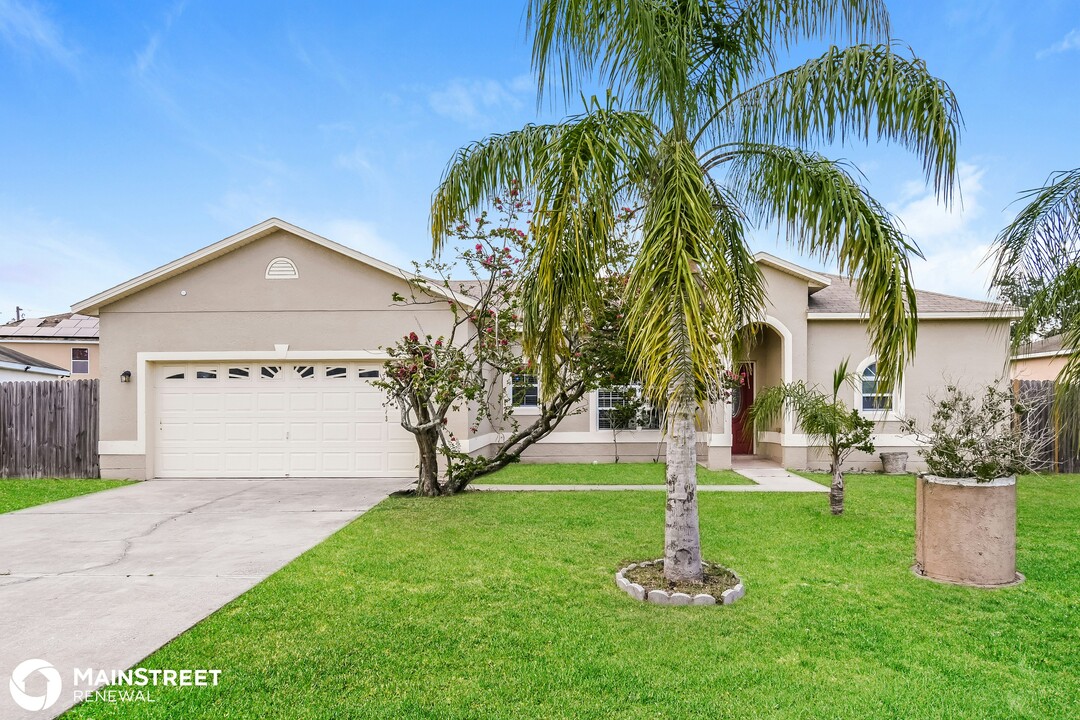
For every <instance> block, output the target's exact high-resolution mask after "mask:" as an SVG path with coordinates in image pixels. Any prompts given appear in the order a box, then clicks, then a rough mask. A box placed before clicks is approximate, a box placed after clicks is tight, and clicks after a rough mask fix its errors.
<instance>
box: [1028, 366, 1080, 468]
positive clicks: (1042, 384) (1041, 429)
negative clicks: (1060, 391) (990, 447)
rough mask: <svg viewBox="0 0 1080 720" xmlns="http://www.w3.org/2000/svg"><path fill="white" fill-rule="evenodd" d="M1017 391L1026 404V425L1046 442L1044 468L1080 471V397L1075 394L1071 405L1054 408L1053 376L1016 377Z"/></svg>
mask: <svg viewBox="0 0 1080 720" xmlns="http://www.w3.org/2000/svg"><path fill="white" fill-rule="evenodd" d="M1013 392H1014V394H1015V395H1016V399H1017V401H1018V402H1019V403H1020V404H1021V405H1023V406H1024V409H1025V411H1026V412H1025V413H1024V415H1023V417H1022V418H1021V423H1022V425H1023V427H1024V429H1025V430H1026V431H1027V432H1028V433H1029V434H1031V435H1032V436H1033V437H1036V438H1047V442H1045V443H1044V444H1043V446H1042V447H1043V451H1042V457H1041V460H1042V462H1041V464H1040V466H1039V467H1038V468H1036V469H1037V470H1039V471H1040V472H1059V473H1075V472H1080V398H1078V397H1077V396H1075V395H1074V396H1072V397H1071V398H1069V399H1067V400H1066V403H1067V406H1066V407H1062V408H1060V409H1059V411H1058V412H1056V413H1055V412H1054V381H1053V380H1014V381H1013Z"/></svg>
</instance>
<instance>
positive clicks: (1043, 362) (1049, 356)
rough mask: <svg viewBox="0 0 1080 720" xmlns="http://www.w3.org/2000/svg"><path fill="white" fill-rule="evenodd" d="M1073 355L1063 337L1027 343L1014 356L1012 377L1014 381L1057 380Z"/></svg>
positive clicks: (1057, 336) (1055, 336)
mask: <svg viewBox="0 0 1080 720" xmlns="http://www.w3.org/2000/svg"><path fill="white" fill-rule="evenodd" d="M1071 355H1072V351H1070V350H1067V349H1066V348H1065V345H1064V337H1063V336H1062V335H1053V336H1051V337H1048V338H1043V339H1042V340H1035V341H1034V342H1030V343H1025V344H1024V345H1021V346H1020V347H1019V348H1017V351H1016V354H1015V355H1013V356H1012V362H1011V363H1009V365H1010V376H1011V377H1012V378H1013V379H1014V380H1057V377H1058V375H1060V374H1061V371H1062V370H1064V369H1065V364H1066V363H1067V362H1068V361H1069V357H1070V356H1071Z"/></svg>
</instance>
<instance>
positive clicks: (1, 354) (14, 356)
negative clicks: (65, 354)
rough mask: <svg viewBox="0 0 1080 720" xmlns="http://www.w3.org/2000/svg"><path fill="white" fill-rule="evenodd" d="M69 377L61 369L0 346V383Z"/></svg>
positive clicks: (65, 371) (66, 372)
mask: <svg viewBox="0 0 1080 720" xmlns="http://www.w3.org/2000/svg"><path fill="white" fill-rule="evenodd" d="M69 375H70V373H69V372H68V371H67V370H65V369H64V368H62V367H57V366H56V365H53V364H52V363H47V362H45V361H44V360H39V359H37V358H35V357H30V356H29V355H26V354H24V353H21V352H19V351H17V350H11V349H10V348H6V347H2V346H0V382H26V381H33V380H63V379H64V378H66V377H68V376H69Z"/></svg>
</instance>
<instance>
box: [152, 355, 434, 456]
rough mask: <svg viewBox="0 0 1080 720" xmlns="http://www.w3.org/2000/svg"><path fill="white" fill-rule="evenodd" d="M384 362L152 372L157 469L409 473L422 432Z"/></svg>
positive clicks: (166, 367)
mask: <svg viewBox="0 0 1080 720" xmlns="http://www.w3.org/2000/svg"><path fill="white" fill-rule="evenodd" d="M379 372H380V366H379V365H378V364H371V363H366V364H365V363H344V362H334V361H325V362H317V361H304V362H302V363H300V362H282V361H264V362H260V363H251V362H235V363H214V364H207V363H190V364H185V365H161V366H159V367H158V368H157V371H156V373H155V375H156V381H155V393H154V403H153V408H154V413H155V415H154V416H155V422H154V423H153V426H152V429H153V434H154V474H155V475H157V476H158V477H379V476H403V477H405V476H410V475H413V474H414V473H415V472H416V471H415V467H416V457H417V455H416V442H415V440H413V437H412V435H410V434H409V433H408V432H406V431H405V430H404V429H402V427H401V425H400V424H399V416H398V414H397V411H396V410H395V409H393V408H385V407H383V405H382V403H383V399H384V397H385V395H384V394H383V392H382V391H381V390H379V389H378V388H375V387H372V385H371V380H372V379H374V378H376V377H378V374H379Z"/></svg>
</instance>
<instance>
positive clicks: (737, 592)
mask: <svg viewBox="0 0 1080 720" xmlns="http://www.w3.org/2000/svg"><path fill="white" fill-rule="evenodd" d="M663 564H664V559H663V558H657V559H656V560H645V561H644V562H639V563H631V564H629V565H627V566H626V567H624V568H623V569H621V570H619V572H617V573H615V584H616V585H618V586H619V589H620V590H622V591H623V592H625V593H626V594H627V595H629V596H630V597H632V598H634V599H635V600H639V601H641V602H649V603H652V604H654V605H731V604H732V603H734V602H735V601H737V600H739V599H740V598H741V597H742V596H743V595H745V594H746V586H745V585H743V581H742V578H740V577H739V575H738V574H737V573H736V572H735V571H734V570H732V569H730V568H728V569H727V570H728V572H730V573H731V574H732V575H734V576H735V579H736V581H737V582H736V584H735V587H733V588H728V589H727V590H725V591H724V592H723V593H721V595H720V597H715V596H713V595H710V594H708V593H699V594H697V595H688V594H687V593H683V592H668V591H667V590H649V591H648V592H646V591H645V588H643V587H642V586H641V585H638V584H637V583H633V582H630V581H629V580H627V579H626V572H627V571H629V570H633V569H634V568H639V567H650V566H652V565H663Z"/></svg>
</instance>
